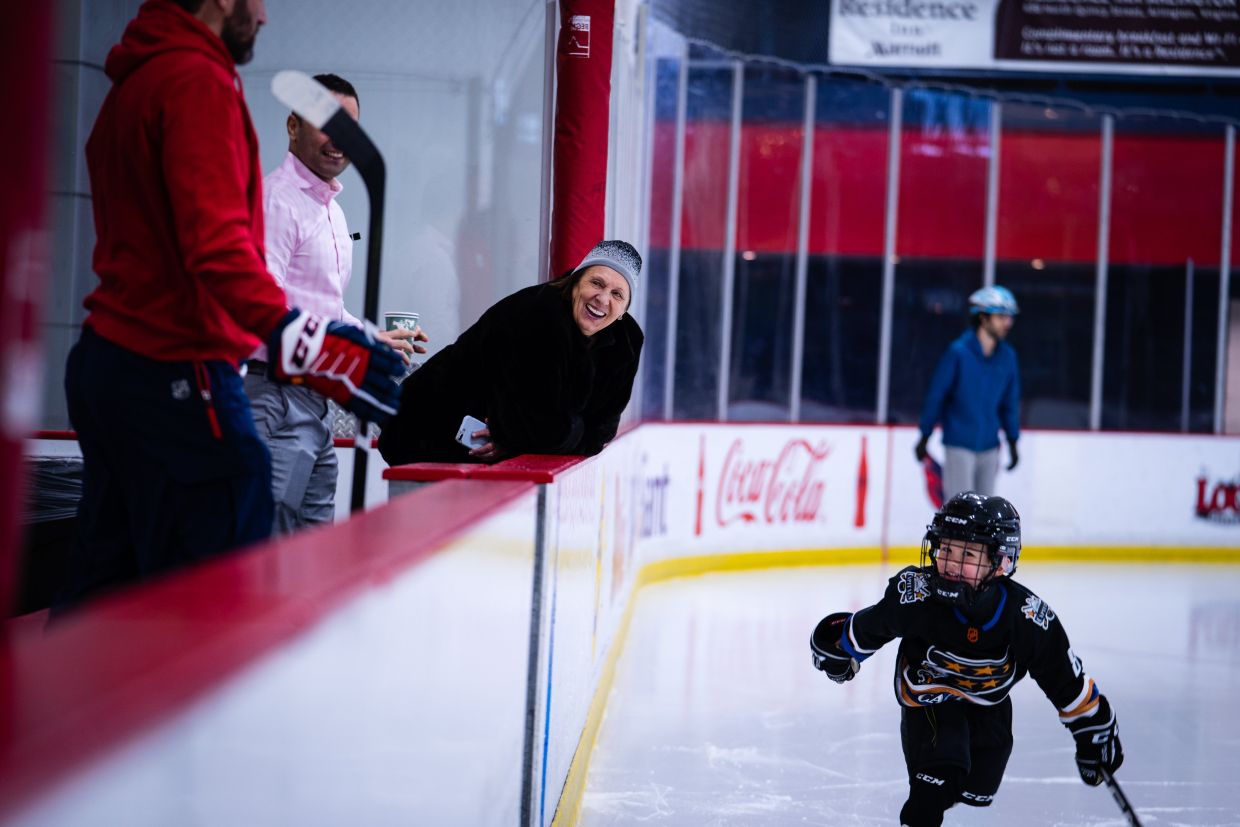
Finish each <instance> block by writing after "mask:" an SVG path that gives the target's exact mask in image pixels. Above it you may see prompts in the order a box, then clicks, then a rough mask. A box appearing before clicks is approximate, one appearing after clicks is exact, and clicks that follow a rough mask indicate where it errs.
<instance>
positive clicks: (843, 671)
mask: <svg viewBox="0 0 1240 827" xmlns="http://www.w3.org/2000/svg"><path fill="white" fill-rule="evenodd" d="M850 617H852V614H851V613H850V612H836V613H835V614H830V615H827V616H826V617H824V618H823V619H822V620H820V621H818V625H817V626H816V627H815V628H814V633H813V634H812V635H810V638H809V648H810V650H811V651H812V652H813V654H814V668H815V669H821V670H822V671H823V672H826V673H827V677H828V678H830V679H831V680H833V681H835V682H836V683H844V682H845V681H850V680H852V679H853V677H854V676H855V675H856V674H857V670H858V669H860V668H861V664H860V663H858V662H857V660H856V659H855V658H853V657H852V656H851V655H849V654H848V653H847V652H845V651H844V650H843V649H842V648H841V647H840V637H841V636H842V635H843V634H844V626H845V624H847V623H848V619H849V618H850Z"/></svg>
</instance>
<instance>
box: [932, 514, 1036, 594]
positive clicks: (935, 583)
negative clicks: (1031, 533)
mask: <svg viewBox="0 0 1240 827" xmlns="http://www.w3.org/2000/svg"><path fill="white" fill-rule="evenodd" d="M944 540H963V541H965V542H969V543H981V544H982V545H983V546H984V547H985V548H986V552H987V555H988V556H989V558H990V563H991V568H990V573H989V574H987V575H986V577H985V578H984V579H983V580H982V582H981V583H979V584H978V585H977V586H976V587H974V586H970V585H968V584H966V583H961V582H959V581H956V580H948V579H946V578H944V577H940V576H939V571H938V567H937V566H936V565H935V558H936V555H937V554H938V550H939V546H940V545H942V543H943V541H944ZM1019 559H1020V514H1019V513H1017V511H1016V507H1015V506H1013V505H1012V504H1011V503H1010V502H1008V501H1007V500H1005V499H1003V497H993V496H986V495H985V494H976V493H974V492H972V491H967V492H965V493H963V494H957V495H956V496H954V497H952V498H951V499H950V500H948V501H947V502H945V503H943V507H942V508H940V509H939V510H938V511H936V512H935V514H934V518H933V519H932V520H931V521H930V525H928V526H926V536H925V538H924V539H923V540H922V543H921V565H922V567H923V568H924V569H926V571H927V572H928V573H929V574H930V586H931V591H932V592H933V593H934V595H935V597H937V598H939V599H941V600H944V601H946V602H949V603H960V604H961V605H966V606H967V605H969V604H971V603H973V601H974V600H975V599H976V597H977V595H978V594H980V593H982V592H984V591H985V590H986V589H988V588H989V587H990V585H991V583H992V582H993V581H994V579H995V578H996V577H1001V576H1003V575H1009V574H1011V573H1012V572H1014V571H1016V562H1017V560H1019Z"/></svg>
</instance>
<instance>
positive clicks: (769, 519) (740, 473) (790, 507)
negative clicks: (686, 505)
mask: <svg viewBox="0 0 1240 827" xmlns="http://www.w3.org/2000/svg"><path fill="white" fill-rule="evenodd" d="M830 453H831V449H830V448H829V447H828V446H827V443H826V442H820V443H818V444H817V445H811V444H810V443H809V442H807V441H806V440H804V439H792V440H789V441H788V442H787V443H786V444H785V445H784V447H783V449H782V450H781V451H780V452H779V454H778V455H777V456H776V457H775V458H773V459H772V458H770V457H762V458H751V457H748V456H746V454H745V443H744V441H743V440H742V439H740V438H738V439H737V440H736V441H735V442H733V443H732V446H731V447H730V448H728V453H727V456H726V457H724V460H723V470H722V472H721V473H720V474H719V489H718V491H716V492H715V522H716V523H718V524H719V525H720V526H726V525H729V524H731V523H734V522H737V521H740V522H744V523H757V522H764V523H791V522H797V523H810V522H814V521H816V520H817V519H818V513H819V510H820V509H821V507H822V495H823V491H824V489H825V488H826V483H825V482H824V481H823V480H821V479H819V478H818V469H819V466H820V465H821V464H822V462H823V460H825V459H826V458H827V457H828V456H829V455H830Z"/></svg>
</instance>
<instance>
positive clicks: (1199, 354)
mask: <svg viewBox="0 0 1240 827" xmlns="http://www.w3.org/2000/svg"><path fill="white" fill-rule="evenodd" d="M1223 161H1224V150H1223V130H1222V129H1221V128H1219V127H1217V126H1206V125H1203V124H1200V123H1197V122H1195V121H1187V120H1172V119H1166V118H1164V119H1157V118H1131V117H1130V118H1121V119H1117V120H1116V124H1115V150H1114V160H1113V172H1112V181H1113V187H1112V191H1111V234H1110V254H1109V255H1110V268H1109V275H1108V280H1107V332H1106V358H1105V369H1104V374H1103V409H1102V424H1103V427H1104V428H1120V429H1135V430H1176V431H1178V430H1187V431H1209V430H1211V429H1212V428H1213V412H1214V366H1215V363H1216V362H1215V343H1216V342H1217V324H1218V322H1217V318H1218V284H1219V273H1218V264H1219V251H1220V249H1221V240H1222V221H1221V215H1222V204H1223V171H1224V167H1223Z"/></svg>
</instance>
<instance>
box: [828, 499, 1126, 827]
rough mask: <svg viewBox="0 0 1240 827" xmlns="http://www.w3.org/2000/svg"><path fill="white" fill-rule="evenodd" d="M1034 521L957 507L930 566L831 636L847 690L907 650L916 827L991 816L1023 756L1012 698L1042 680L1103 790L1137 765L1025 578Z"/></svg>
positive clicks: (907, 740) (902, 690) (835, 623)
mask: <svg viewBox="0 0 1240 827" xmlns="http://www.w3.org/2000/svg"><path fill="white" fill-rule="evenodd" d="M1019 557H1020V515H1019V514H1018V513H1017V512H1016V509H1015V508H1013V507H1012V504H1011V503H1009V502H1008V501H1007V500H1005V499H1003V498H1002V497H987V496H983V495H981V494H975V493H972V492H968V493H964V494H957V495H956V496H954V497H952V498H951V499H950V500H948V501H947V502H946V503H945V504H944V505H943V507H942V508H941V509H939V510H938V512H936V513H935V515H934V519H933V521H932V522H931V523H930V525H929V526H928V527H927V530H926V536H925V539H924V540H923V541H922V545H921V566H920V567H915V566H909V567H908V568H906V569H904V570H903V571H901V572H899V573H898V574H896V576H895V577H893V578H891V581H890V583H889V584H888V586H887V591H886V593H885V594H884V595H883V598H882V600H880V601H879V602H878V603H876V604H874V605H873V606H869V607H867V608H865V609H861V610H859V611H857V612H855V613H852V614H849V613H847V612H837V613H835V614H832V615H828V616H827V617H825V618H823V619H822V621H820V622H819V624H818V626H817V628H816V629H814V633H813V635H812V637H811V639H810V648H811V649H812V650H813V655H814V666H815V667H816V668H818V669H821V670H822V671H823V672H826V673H827V676H828V677H829V678H831V680H833V681H835V682H836V683H843V682H844V681H848V680H852V678H853V676H855V675H856V674H857V670H858V669H859V668H860V666H861V662H862V661H864V660H865V659H866V658H868V657H869V656H870V655H872V654H874V652H876V651H877V650H878V649H879V647H881V646H883V645H884V644H885V643H887V642H889V641H890V640H892V639H893V638H897V637H898V638H900V639H901V640H900V649H899V652H898V655H897V660H896V674H895V693H896V699H897V700H898V701H899V703H900V706H901V710H900V712H901V715H900V720H901V722H900V739H901V743H902V745H903V747H904V761H905V764H906V766H907V768H908V778H909V795H908V800H907V801H905V802H904V807H903V808H902V809H901V810H900V823H901V824H902V825H907V826H908V827H938V825H941V824H942V823H943V813H944V811H946V810H947V809H948V808H949V807H951V806H953V805H954V804H956V803H957V802H961V801H963V802H964V803H965V804H969V805H972V806H974V807H986V806H989V805H990V802H991V800H992V799H993V798H994V795H995V793H996V792H997V791H998V789H999V782H1000V781H1002V780H1003V771H1004V768H1005V767H1006V766H1007V762H1008V757H1009V756H1010V755H1011V752H1012V701H1011V699H1010V698H1009V697H1008V693H1009V691H1010V690H1011V688H1012V687H1013V686H1014V685H1015V684H1016V682H1017V681H1019V680H1020V679H1021V678H1023V677H1024V676H1025V673H1026V672H1028V673H1029V674H1032V675H1033V679H1034V680H1035V681H1037V684H1038V686H1040V687H1041V688H1042V691H1043V692H1045V693H1046V697H1047V698H1049V699H1050V701H1051V703H1053V704H1054V705H1055V707H1056V708H1057V709H1058V710H1059V720H1060V721H1062V722H1063V724H1064V725H1065V726H1067V728H1068V729H1069V730H1070V731H1071V732H1072V736H1073V737H1074V738H1075V739H1076V765H1077V769H1078V770H1079V772H1080V774H1081V780H1083V781H1084V782H1085V783H1086V784H1089V785H1091V786H1096V785H1097V784H1099V783H1101V782H1102V781H1103V775H1102V773H1103V771H1106V772H1107V773H1113V772H1114V771H1115V770H1116V769H1117V768H1118V767H1119V766H1120V764H1122V763H1123V760H1124V751H1123V749H1122V748H1121V746H1120V742H1119V733H1118V731H1117V729H1116V724H1115V713H1114V712H1113V711H1112V710H1111V705H1110V703H1108V702H1107V699H1106V697H1105V696H1104V695H1103V694H1102V693H1101V692H1099V691H1098V687H1097V686H1096V685H1095V684H1094V681H1093V679H1092V678H1090V677H1089V675H1088V674H1086V672H1085V670H1084V668H1083V667H1082V665H1081V660H1080V658H1078V657H1077V656H1076V655H1075V654H1074V653H1073V651H1072V649H1071V648H1070V647H1069V645H1068V636H1067V634H1066V633H1065V632H1064V628H1063V626H1062V625H1061V624H1060V622H1059V619H1058V618H1057V617H1056V616H1055V612H1054V611H1052V610H1051V607H1050V606H1048V605H1047V604H1046V603H1045V602H1043V601H1042V599H1041V598H1040V597H1038V596H1037V595H1035V594H1034V593H1033V592H1031V591H1030V590H1029V589H1027V588H1026V587H1024V586H1022V585H1021V584H1020V583H1017V582H1016V581H1015V580H1013V579H1012V578H1011V574H1012V572H1014V571H1015V570H1016V561H1017V559H1018V558H1019Z"/></svg>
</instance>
